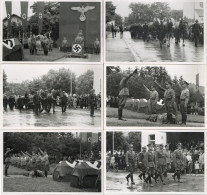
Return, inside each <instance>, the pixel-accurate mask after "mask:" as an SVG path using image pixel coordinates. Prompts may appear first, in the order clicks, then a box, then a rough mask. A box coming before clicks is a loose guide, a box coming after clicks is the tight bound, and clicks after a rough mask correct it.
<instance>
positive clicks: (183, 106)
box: [180, 81, 190, 125]
mask: <svg viewBox="0 0 207 195" xmlns="http://www.w3.org/2000/svg"><path fill="white" fill-rule="evenodd" d="M188 85H189V83H187V82H186V81H183V82H182V86H181V88H182V91H181V95H180V112H181V115H182V124H184V125H186V121H187V107H188V101H189V99H190V92H189V89H188Z"/></svg>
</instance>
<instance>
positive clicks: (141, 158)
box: [138, 151, 146, 180]
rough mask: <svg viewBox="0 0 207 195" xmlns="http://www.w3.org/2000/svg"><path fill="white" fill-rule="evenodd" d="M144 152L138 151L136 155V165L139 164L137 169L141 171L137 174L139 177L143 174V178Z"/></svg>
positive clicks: (144, 166) (144, 168)
mask: <svg viewBox="0 0 207 195" xmlns="http://www.w3.org/2000/svg"><path fill="white" fill-rule="evenodd" d="M145 154H146V152H143V151H142V152H140V153H139V155H138V166H139V169H140V171H141V173H140V174H139V178H140V179H142V176H143V179H144V180H145V179H146V178H145V173H146V165H145V161H144V158H145Z"/></svg>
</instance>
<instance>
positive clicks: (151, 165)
mask: <svg viewBox="0 0 207 195" xmlns="http://www.w3.org/2000/svg"><path fill="white" fill-rule="evenodd" d="M144 161H145V165H146V168H147V169H146V170H147V173H148V177H147V178H146V180H145V181H146V182H147V183H148V181H149V183H150V184H152V180H151V178H152V177H153V175H154V173H155V168H156V164H155V154H154V152H153V151H152V150H148V152H146V154H145V159H144Z"/></svg>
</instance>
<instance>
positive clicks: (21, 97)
mask: <svg viewBox="0 0 207 195" xmlns="http://www.w3.org/2000/svg"><path fill="white" fill-rule="evenodd" d="M17 104H18V108H19V111H20V112H22V110H23V108H24V96H21V95H20V96H19V98H18V99H17Z"/></svg>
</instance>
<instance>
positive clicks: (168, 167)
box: [164, 144, 172, 177]
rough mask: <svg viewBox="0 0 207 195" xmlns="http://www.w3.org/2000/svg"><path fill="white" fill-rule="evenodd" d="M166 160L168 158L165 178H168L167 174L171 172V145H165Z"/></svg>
mask: <svg viewBox="0 0 207 195" xmlns="http://www.w3.org/2000/svg"><path fill="white" fill-rule="evenodd" d="M164 154H165V158H166V171H165V173H164V177H167V172H169V171H170V170H171V162H172V159H171V151H170V150H169V144H166V145H165V150H164Z"/></svg>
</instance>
